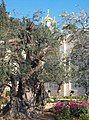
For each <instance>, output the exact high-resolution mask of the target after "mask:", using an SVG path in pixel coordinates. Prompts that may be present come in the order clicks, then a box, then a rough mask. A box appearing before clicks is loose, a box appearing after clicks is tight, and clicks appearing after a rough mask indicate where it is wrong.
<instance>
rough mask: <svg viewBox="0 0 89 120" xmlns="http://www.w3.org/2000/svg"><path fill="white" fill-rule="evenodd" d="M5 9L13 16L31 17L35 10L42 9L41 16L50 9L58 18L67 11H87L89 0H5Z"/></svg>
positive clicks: (51, 14)
mask: <svg viewBox="0 0 89 120" xmlns="http://www.w3.org/2000/svg"><path fill="white" fill-rule="evenodd" d="M5 1H6V5H7V11H8V12H10V13H11V15H12V16H15V17H19V18H21V17H23V16H25V17H30V18H31V17H32V15H33V13H34V12H36V11H37V10H41V11H43V16H46V15H47V10H48V9H49V10H50V16H52V17H54V16H55V18H56V19H57V21H58V19H59V15H60V14H61V13H62V12H64V11H67V12H68V13H71V12H79V11H81V10H83V9H84V10H85V11H87V12H89V0H5ZM0 2H1V0H0Z"/></svg>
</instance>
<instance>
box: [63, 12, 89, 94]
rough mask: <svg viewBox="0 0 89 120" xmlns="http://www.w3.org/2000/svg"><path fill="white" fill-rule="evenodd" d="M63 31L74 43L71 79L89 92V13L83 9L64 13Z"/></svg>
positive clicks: (71, 55)
mask: <svg viewBox="0 0 89 120" xmlns="http://www.w3.org/2000/svg"><path fill="white" fill-rule="evenodd" d="M62 17H63V19H64V26H63V32H64V33H65V34H66V36H68V38H67V41H68V42H71V43H72V44H73V47H72V49H71V54H70V58H71V60H70V61H71V64H70V68H71V79H73V81H74V82H75V83H76V85H78V86H82V87H84V89H85V93H87V92H88V86H89V14H88V13H86V12H85V11H84V10H82V11H81V12H80V13H71V14H68V13H63V14H62Z"/></svg>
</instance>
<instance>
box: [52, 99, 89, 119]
mask: <svg viewBox="0 0 89 120" xmlns="http://www.w3.org/2000/svg"><path fill="white" fill-rule="evenodd" d="M88 109H89V103H87V102H76V101H70V102H57V103H56V105H55V106H54V112H55V114H56V115H62V116H63V117H64V115H65V112H66V114H67V117H68V116H69V117H70V116H74V117H78V118H79V117H80V116H81V115H82V116H86V115H87V114H88V111H89V110H88ZM65 116H66V115H65Z"/></svg>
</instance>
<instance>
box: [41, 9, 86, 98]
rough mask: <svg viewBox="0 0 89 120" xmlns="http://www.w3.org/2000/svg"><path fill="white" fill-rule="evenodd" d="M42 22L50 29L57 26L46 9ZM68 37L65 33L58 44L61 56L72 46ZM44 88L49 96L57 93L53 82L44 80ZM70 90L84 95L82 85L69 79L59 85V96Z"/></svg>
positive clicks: (66, 94) (56, 87)
mask: <svg viewBox="0 0 89 120" xmlns="http://www.w3.org/2000/svg"><path fill="white" fill-rule="evenodd" d="M42 23H43V25H45V26H47V27H48V28H49V29H50V30H51V31H53V29H54V27H57V22H56V20H55V17H54V19H53V18H52V17H51V16H50V14H49V10H48V14H47V16H46V17H45V18H44V19H43V20H42ZM69 37H70V35H67V36H66V38H64V41H63V42H62V45H61V46H60V52H61V53H62V58H63V57H64V56H68V55H69V54H70V51H71V49H72V47H73V43H68V42H67V39H68V38H69ZM69 64H70V63H69ZM69 69H70V68H69ZM45 89H46V91H47V92H48V91H51V92H50V95H51V96H55V95H58V93H57V89H58V85H57V84H56V83H55V82H46V83H45ZM71 91H74V93H73V95H76V96H79V95H85V91H84V89H83V88H82V87H75V85H74V84H73V83H71V80H69V82H64V83H63V85H62V86H61V90H60V92H59V95H60V96H69V95H70V92H71Z"/></svg>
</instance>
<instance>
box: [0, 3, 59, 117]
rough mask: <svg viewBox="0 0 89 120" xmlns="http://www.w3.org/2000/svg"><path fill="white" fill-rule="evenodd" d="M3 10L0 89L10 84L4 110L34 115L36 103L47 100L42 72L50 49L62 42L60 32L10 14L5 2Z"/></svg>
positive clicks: (0, 10)
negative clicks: (8, 96)
mask: <svg viewBox="0 0 89 120" xmlns="http://www.w3.org/2000/svg"><path fill="white" fill-rule="evenodd" d="M0 13H1V14H0V91H1V92H3V90H4V88H5V87H6V86H8V87H10V98H9V99H10V100H9V101H8V102H7V103H6V106H5V107H3V108H2V109H1V110H0V112H1V115H5V114H6V113H8V111H10V113H8V114H10V117H11V118H10V119H18V117H19V114H20V113H22V114H24V115H25V116H26V117H27V118H28V119H30V117H31V115H30V113H31V111H33V109H34V108H35V106H36V105H40V104H43V100H44V98H45V90H44V85H43V83H42V82H41V81H42V78H41V77H40V76H41V74H42V71H43V70H44V64H45V63H46V61H47V59H46V56H47V55H48V53H49V51H55V45H57V44H59V43H60V41H59V37H60V34H59V31H56V30H54V32H51V31H50V30H49V29H48V28H47V27H45V26H43V25H42V24H39V25H35V24H34V22H33V21H30V19H27V18H23V20H20V19H16V18H12V17H9V15H8V13H7V12H6V7H5V4H4V2H2V4H1V5H0ZM27 93H28V94H29V95H31V96H30V98H28V96H27Z"/></svg>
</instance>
